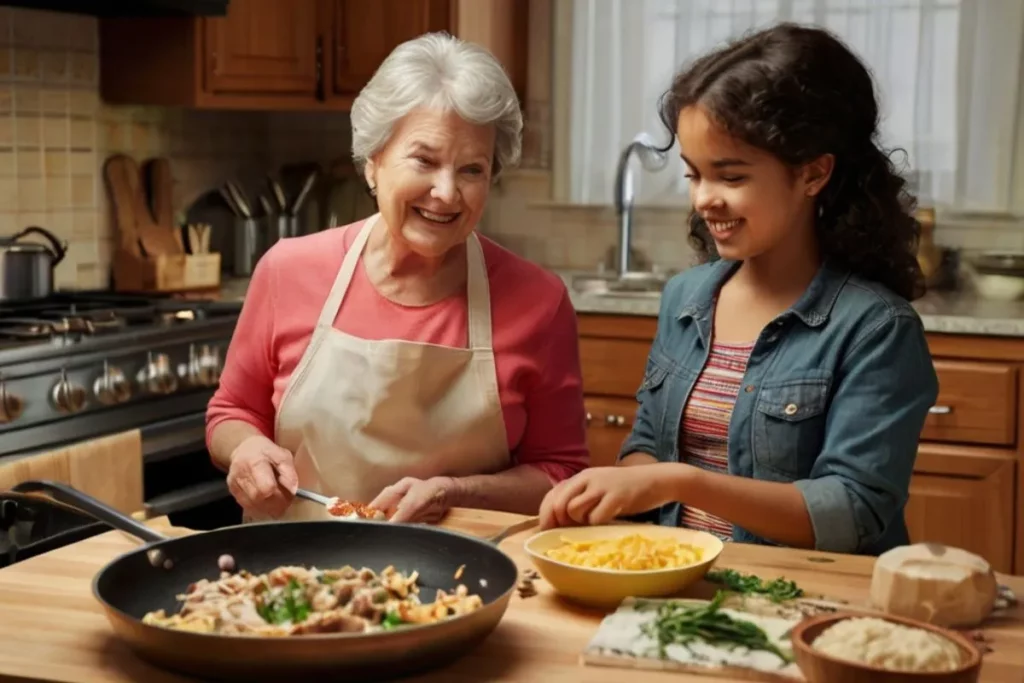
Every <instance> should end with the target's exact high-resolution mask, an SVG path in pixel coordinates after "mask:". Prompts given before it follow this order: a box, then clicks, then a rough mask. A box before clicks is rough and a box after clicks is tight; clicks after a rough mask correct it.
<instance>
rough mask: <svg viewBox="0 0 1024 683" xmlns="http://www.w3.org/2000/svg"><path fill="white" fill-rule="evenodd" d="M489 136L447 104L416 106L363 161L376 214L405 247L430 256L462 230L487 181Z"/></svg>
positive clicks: (462, 235)
mask: <svg viewBox="0 0 1024 683" xmlns="http://www.w3.org/2000/svg"><path fill="white" fill-rule="evenodd" d="M494 136H495V134H494V128H493V127H492V126H480V125H476V124H473V123H468V122H466V121H465V120H463V119H462V118H461V117H459V115H458V114H456V113H455V112H444V111H439V110H431V109H421V110H416V111H414V112H412V113H410V114H409V115H408V116H406V117H405V118H404V119H402V120H401V121H400V122H399V123H398V124H396V126H395V130H394V132H393V133H392V135H391V139H390V140H389V141H388V144H387V145H386V146H385V147H384V149H382V150H381V151H380V153H379V154H377V155H376V157H375V158H374V159H371V160H370V161H369V162H368V163H367V165H366V179H367V182H369V183H370V185H371V186H372V187H376V188H377V205H378V206H379V208H380V213H381V216H382V217H383V218H384V221H385V222H386V223H387V225H388V228H389V229H390V230H391V231H392V233H393V235H394V236H395V237H397V238H398V239H400V240H401V241H402V242H403V243H404V244H405V245H406V246H407V247H408V248H409V249H410V250H412V251H413V252H415V253H417V254H420V255H421V256H424V257H428V258H432V257H438V256H441V255H443V254H444V253H445V252H447V251H448V250H449V249H451V248H452V247H454V246H457V245H459V244H462V243H463V242H464V241H465V240H466V238H467V237H469V235H470V233H471V232H472V231H473V228H474V227H476V224H477V222H478V221H479V220H480V216H481V215H482V214H483V211H484V205H485V204H486V203H487V194H488V192H489V191H490V187H491V165H492V161H493V157H494Z"/></svg>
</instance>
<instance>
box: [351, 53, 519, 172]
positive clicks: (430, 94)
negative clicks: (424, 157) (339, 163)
mask: <svg viewBox="0 0 1024 683" xmlns="http://www.w3.org/2000/svg"><path fill="white" fill-rule="evenodd" d="M419 107H428V108H439V109H443V110H446V111H447V110H453V111H455V113H457V114H458V115H459V116H460V117H462V118H463V119H464V120H466V121H468V122H469V123H473V124H477V125H486V126H494V130H495V140H494V167H493V177H494V178H497V177H498V175H499V174H500V173H501V171H502V170H504V169H507V168H511V167H513V166H515V165H516V164H517V163H519V155H520V153H521V150H522V132H523V115H522V112H521V111H520V109H519V99H518V97H517V96H516V92H515V89H514V88H513V87H512V83H511V82H510V81H509V78H508V74H506V73H505V70H504V69H503V68H502V66H501V64H500V63H499V62H498V60H497V59H495V57H494V55H492V54H491V53H490V52H488V51H487V50H486V49H484V48H482V47H480V46H479V45H474V44H473V43H469V42H466V41H464V40H459V39H458V38H453V37H452V36H450V35H448V34H447V33H427V34H424V35H422V36H419V37H418V38H414V39H412V40H409V41H407V42H405V43H402V44H401V45H399V46H398V47H396V48H395V49H394V50H393V51H392V52H391V54H390V55H388V57H387V59H385V60H384V62H383V63H382V64H381V65H380V67H378V69H377V72H376V73H374V75H373V78H371V79H370V82H369V83H367V84H366V86H365V87H364V88H363V89H362V91H361V92H360V93H359V95H358V97H356V99H355V102H353V103H352V113H351V118H352V158H353V160H354V161H355V163H356V166H357V168H359V169H362V168H363V167H364V166H365V164H366V162H367V160H369V159H370V158H371V157H373V156H374V155H375V154H377V152H379V151H380V150H381V149H382V148H383V147H384V145H386V144H387V142H388V139H389V138H390V137H391V133H392V131H393V129H394V126H395V124H396V123H398V122H399V121H400V120H401V119H402V118H404V117H405V116H406V115H407V114H409V113H410V112H411V111H413V110H414V109H417V108H419Z"/></svg>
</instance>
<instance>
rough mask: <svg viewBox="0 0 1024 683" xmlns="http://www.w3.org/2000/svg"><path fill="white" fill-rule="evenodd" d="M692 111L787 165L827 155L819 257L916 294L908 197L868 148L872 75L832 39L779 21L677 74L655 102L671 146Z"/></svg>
mask: <svg viewBox="0 0 1024 683" xmlns="http://www.w3.org/2000/svg"><path fill="white" fill-rule="evenodd" d="M694 105H699V106H700V107H701V108H702V109H703V110H704V111H705V112H706V113H707V114H708V115H709V116H710V117H711V118H712V119H713V120H715V121H716V123H718V124H719V125H721V126H723V128H724V130H726V131H727V132H728V133H729V134H730V135H732V136H734V137H736V138H737V139H739V140H742V141H744V142H746V143H747V144H749V145H752V146H754V147H757V148H759V149H763V150H765V151H767V152H769V153H771V154H773V155H774V156H775V157H776V158H778V159H780V160H781V161H782V162H783V163H785V164H787V165H790V166H792V167H796V166H799V165H801V164H804V163H807V162H809V161H812V160H813V159H815V158H817V157H819V156H821V155H823V154H828V153H831V154H832V155H834V157H835V165H834V168H833V171H832V176H831V178H830V179H829V182H828V184H827V185H826V186H825V188H824V189H823V190H822V191H821V193H819V195H818V199H817V202H818V205H817V209H818V216H819V217H818V219H817V225H816V230H817V232H818V239H819V242H820V245H821V249H822V254H823V256H824V257H825V258H826V259H828V260H829V261H831V262H833V263H837V264H839V265H841V266H845V267H847V268H849V269H850V271H852V272H853V273H856V274H857V275H860V276H861V277H864V278H867V279H869V280H873V281H875V282H878V283H881V284H882V285H884V286H886V287H888V288H889V289H890V290H892V291H893V292H895V293H896V294H898V295H900V296H902V297H903V298H905V299H908V300H913V299H916V298H917V297H919V296H920V295H921V294H923V293H924V278H923V276H922V273H921V269H920V267H919V266H918V262H917V257H916V253H917V244H918V238H919V235H920V224H919V223H918V222H917V220H916V219H915V218H914V216H913V211H914V208H915V206H916V200H915V198H914V197H913V196H911V195H910V193H909V192H908V190H907V187H906V181H905V180H904V178H903V177H902V176H901V175H900V174H899V173H897V171H896V169H895V166H894V164H893V163H892V160H891V158H890V153H887V152H885V151H883V150H882V149H881V148H880V146H879V144H878V142H877V141H876V138H877V136H878V103H877V102H876V99H875V89H874V84H873V82H872V79H871V75H870V74H869V73H868V70H867V69H866V68H865V66H864V65H863V64H862V63H861V61H860V60H859V59H858V58H857V57H856V56H855V55H854V54H853V53H852V52H851V51H850V50H849V49H848V48H847V47H846V46H845V45H844V44H843V43H842V42H841V41H840V40H839V39H838V38H836V37H835V36H833V35H832V34H831V33H829V32H828V31H825V30H823V29H819V28H810V27H805V26H800V25H797V24H791V23H782V24H777V25H775V26H773V27H771V28H768V29H765V30H761V31H758V32H756V33H752V34H750V35H748V36H746V37H743V38H741V39H739V40H737V41H735V42H732V43H730V44H728V45H726V46H725V47H722V48H720V49H718V50H716V51H714V52H711V53H710V54H707V55H705V56H703V57H701V58H699V59H697V60H696V61H695V62H693V63H692V64H690V65H689V66H688V67H687V68H685V69H683V70H682V71H681V72H680V73H678V74H677V75H676V77H675V79H674V80H673V82H672V86H671V88H670V89H669V90H668V91H667V92H666V93H665V94H664V96H663V97H662V98H661V101H660V105H659V114H660V117H661V120H662V122H663V123H664V124H665V126H666V127H667V128H668V130H669V133H670V135H671V136H672V139H674V138H675V135H676V127H677V125H678V122H679V114H680V112H681V111H682V110H683V109H685V108H687V107H690V106H694ZM671 144H672V143H671V139H670V142H669V147H671ZM689 227H690V242H691V244H692V245H693V246H694V248H695V249H696V250H697V252H698V254H699V255H700V256H701V259H702V260H708V259H715V258H717V253H716V252H715V248H714V243H713V241H712V239H711V236H710V234H709V232H708V228H707V225H705V223H704V220H703V219H702V218H701V217H700V216H699V215H698V214H697V212H696V211H693V212H692V213H691V215H690V219H689Z"/></svg>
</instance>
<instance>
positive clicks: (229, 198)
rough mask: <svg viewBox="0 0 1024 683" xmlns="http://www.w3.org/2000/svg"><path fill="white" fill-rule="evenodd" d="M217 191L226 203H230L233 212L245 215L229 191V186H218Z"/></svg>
mask: <svg viewBox="0 0 1024 683" xmlns="http://www.w3.org/2000/svg"><path fill="white" fill-rule="evenodd" d="M217 192H218V193H219V194H220V196H221V198H222V199H223V200H224V203H225V204H227V205H228V208H229V209H231V213H233V214H235V215H236V216H238V217H240V218H244V216H242V210H241V209H239V208H238V204H236V203H235V200H234V198H233V197H232V196H231V193H230V192H228V190H227V187H218V188H217Z"/></svg>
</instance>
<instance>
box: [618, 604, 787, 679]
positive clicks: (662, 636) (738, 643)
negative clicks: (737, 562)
mask: <svg viewBox="0 0 1024 683" xmlns="http://www.w3.org/2000/svg"><path fill="white" fill-rule="evenodd" d="M725 596H726V594H725V593H723V592H722V591H719V592H718V593H716V594H715V597H714V599H713V600H712V601H711V602H710V603H708V604H697V605H692V604H691V605H687V604H686V603H681V602H678V601H674V600H669V601H666V602H663V603H660V604H658V603H648V602H638V603H637V606H636V607H637V609H638V610H641V611H643V610H646V609H651V606H652V605H656V606H657V612H658V613H657V616H656V617H655V619H654V621H652V622H650V623H647V624H644V625H643V627H642V630H643V633H644V634H645V635H646V636H647V637H649V638H651V639H652V640H654V641H656V642H657V643H658V656H659V657H660V658H661V659H665V658H666V654H665V651H666V648H667V647H668V646H669V645H681V646H683V647H685V648H687V649H690V646H691V645H692V644H693V643H696V642H704V643H707V644H709V645H715V646H725V647H728V648H730V649H732V648H737V647H744V648H747V649H748V650H751V651H754V650H761V651H764V652H771V653H772V654H774V655H775V656H777V657H778V658H779V659H781V660H782V661H783V663H784V664H788V663H789V662H791V661H793V657H792V654H791V653H789V652H784V651H783V650H781V649H780V648H779V647H778V646H776V645H775V644H774V643H773V642H772V641H771V640H770V639H769V638H768V634H767V633H765V632H764V630H763V629H761V627H759V626H758V625H756V624H753V623H751V622H749V621H742V620H739V619H733V618H732V617H731V616H729V615H728V614H725V613H724V612H722V611H720V607H721V605H722V601H723V600H724V599H725ZM690 651H691V652H692V650H690Z"/></svg>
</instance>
